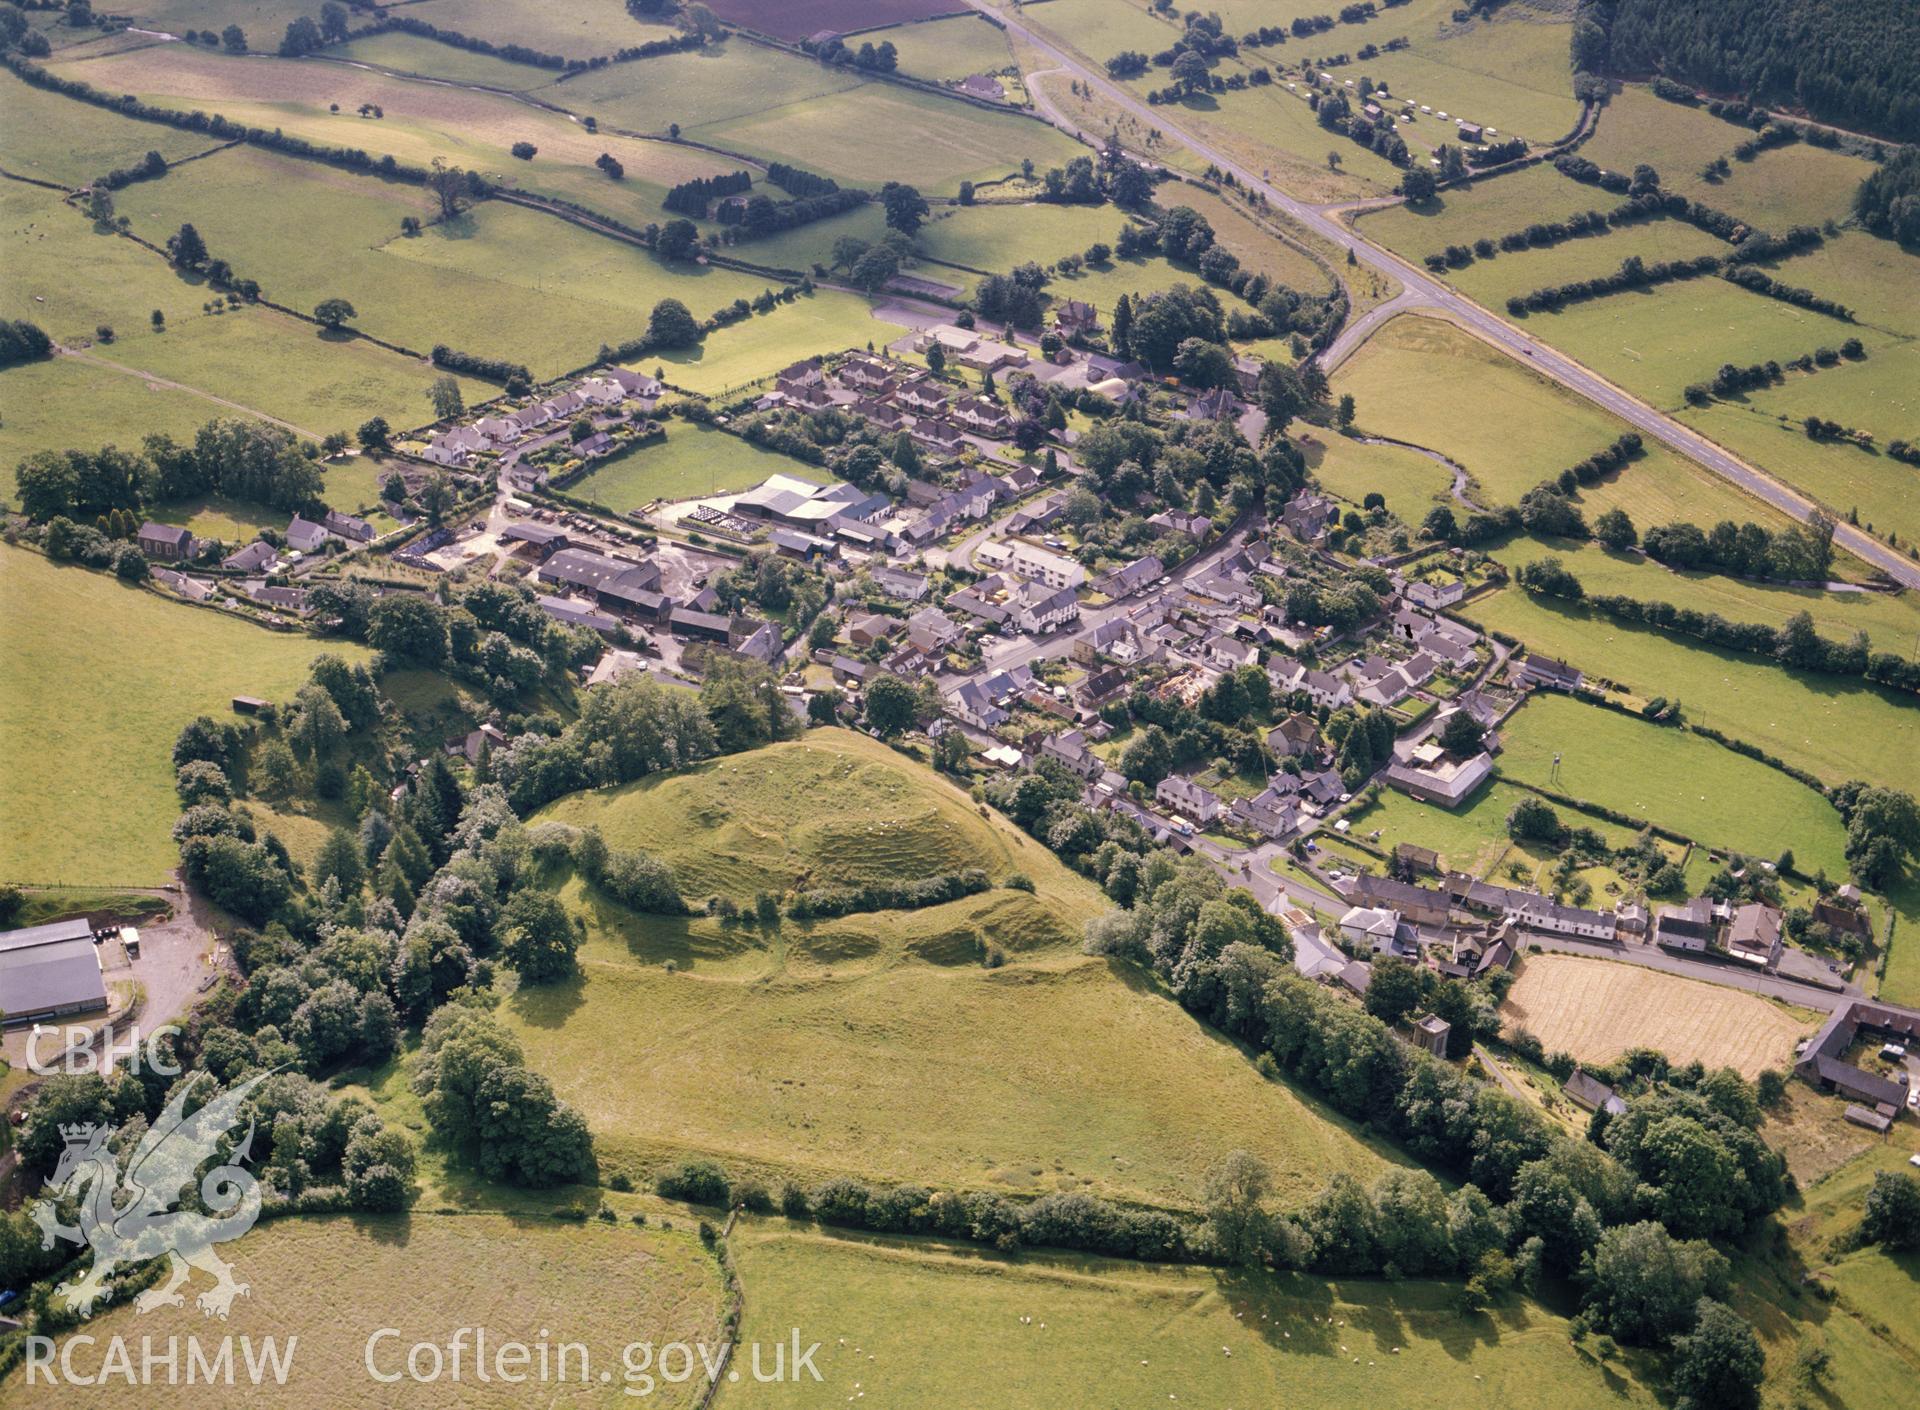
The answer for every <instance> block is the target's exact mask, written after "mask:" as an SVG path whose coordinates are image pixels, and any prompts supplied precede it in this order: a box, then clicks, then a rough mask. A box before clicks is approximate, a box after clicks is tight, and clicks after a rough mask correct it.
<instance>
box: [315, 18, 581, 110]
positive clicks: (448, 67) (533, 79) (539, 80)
mask: <svg viewBox="0 0 1920 1410" xmlns="http://www.w3.org/2000/svg"><path fill="white" fill-rule="evenodd" d="M438 2H439V0H419V4H418V5H416V6H413V7H410V8H414V9H417V10H419V16H418V18H422V19H424V18H426V16H427V14H428V13H429V12H430V11H431V9H432V8H433V6H434V5H435V4H437V3H438ZM433 23H438V21H433ZM325 52H326V55H327V57H328V58H331V59H342V60H345V61H346V62H348V63H352V64H373V65H376V66H377V67H379V68H384V69H392V70H393V71H394V72H396V73H417V74H422V75H425V76H426V77H428V78H444V79H448V80H450V81H452V82H454V83H478V84H483V85H485V86H486V87H489V88H505V89H509V90H512V91H514V92H524V91H526V90H528V89H533V88H544V87H545V86H546V85H548V84H550V83H552V82H553V81H554V78H555V77H556V75H555V73H554V71H553V70H552V69H543V68H535V67H534V66H533V65H532V64H517V63H514V62H512V61H511V60H509V59H500V58H495V57H494V56H493V55H492V54H475V53H473V52H471V51H469V50H466V49H457V48H455V47H454V46H453V45H451V44H440V43H437V42H436V41H434V40H431V39H425V38H422V37H421V36H419V35H416V34H400V33H397V32H389V33H387V34H370V35H368V36H367V37H366V38H364V39H356V40H354V41H352V42H351V43H349V44H336V45H334V46H333V47H331V48H329V49H327V50H326V51H325Z"/></svg>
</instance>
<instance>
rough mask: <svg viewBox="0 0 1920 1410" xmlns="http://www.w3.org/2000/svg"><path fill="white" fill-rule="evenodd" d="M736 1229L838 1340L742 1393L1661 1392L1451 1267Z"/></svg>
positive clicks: (990, 1400)
mask: <svg viewBox="0 0 1920 1410" xmlns="http://www.w3.org/2000/svg"><path fill="white" fill-rule="evenodd" d="M1036 8H1037V7H1036ZM732 1246H733V1248H734V1250H735V1257H736V1259H737V1260H738V1263H739V1267H740V1273H741V1278H742V1279H743V1281H744V1282H745V1284H746V1286H747V1289H748V1292H747V1316H746V1322H745V1326H744V1328H743V1331H742V1334H741V1335H742V1337H743V1338H744V1339H746V1340H752V1339H754V1338H761V1339H764V1340H772V1339H773V1338H774V1337H775V1336H776V1335H777V1334H781V1333H782V1332H783V1330H784V1329H785V1328H786V1327H788V1326H789V1325H792V1324H794V1323H796V1322H797V1323H798V1325H800V1326H802V1327H805V1328H808V1329H809V1331H810V1334H811V1335H813V1336H816V1337H818V1338H819V1339H820V1340H821V1341H823V1342H824V1346H823V1348H822V1351H821V1354H820V1356H819V1357H818V1358H817V1362H818V1364H819V1366H820V1369H821V1374H822V1375H823V1377H824V1378H825V1383H824V1384H823V1385H819V1386H813V1385H811V1384H810V1383H809V1384H803V1385H759V1384H755V1385H748V1384H747V1382H746V1379H745V1378H743V1379H742V1382H741V1384H740V1385H739V1386H738V1387H735V1388H734V1389H732V1390H730V1391H729V1392H728V1395H727V1399H728V1400H729V1401H731V1400H733V1399H734V1398H735V1396H736V1394H737V1396H738V1399H739V1401H740V1403H742V1404H747V1405H756V1406H757V1405H795V1406H801V1405H825V1404H828V1403H830V1402H831V1403H834V1404H841V1403H844V1400H845V1397H847V1396H855V1397H858V1396H861V1395H865V1396H866V1397H867V1398H868V1399H875V1400H877V1402H878V1403H879V1404H883V1405H886V1404H895V1405H962V1404H970V1405H978V1404H991V1405H994V1406H998V1407H1005V1410H1025V1408H1026V1407H1035V1408H1036V1410H1038V1408H1039V1407H1047V1410H1051V1407H1055V1406H1061V1405H1127V1406H1145V1405H1167V1404H1172V1403H1174V1402H1178V1403H1179V1404H1181V1405H1189V1404H1200V1405H1206V1406H1220V1407H1229V1406H1251V1405H1313V1406H1322V1405H1328V1406H1330V1405H1349V1404H1374V1403H1377V1404H1382V1405H1385V1404H1393V1405H1408V1406H1413V1405H1420V1406H1441V1405H1455V1404H1466V1405H1482V1404H1484V1405H1499V1406H1506V1407H1512V1408H1513V1410H1546V1407H1549V1406H1553V1407H1558V1406H1563V1405H1581V1406H1598V1405H1617V1406H1623V1407H1624V1406H1635V1405H1652V1404H1653V1403H1655V1402H1654V1400H1653V1398H1652V1395H1651V1393H1650V1391H1649V1390H1648V1388H1647V1387H1646V1386H1645V1385H1643V1384H1642V1383H1641V1382H1640V1380H1639V1379H1638V1378H1637V1376H1636V1375H1635V1370H1634V1363H1633V1362H1632V1361H1630V1360H1623V1359H1622V1358H1620V1357H1618V1356H1616V1357H1615V1358H1614V1359H1613V1360H1612V1361H1611V1362H1610V1363H1609V1364H1607V1365H1606V1366H1601V1365H1598V1364H1596V1363H1595V1362H1594V1361H1593V1360H1592V1359H1590V1358H1589V1357H1587V1356H1586V1355H1584V1354H1583V1353H1581V1352H1580V1351H1577V1350H1576V1349H1575V1348H1574V1347H1573V1345H1572V1344H1571V1342H1570V1340H1569V1338H1568V1336H1567V1327H1566V1323H1565V1322H1564V1321H1563V1320H1561V1319H1560V1318H1558V1317H1555V1316H1553V1315H1551V1314H1550V1313H1548V1312H1546V1311H1545V1310H1544V1309H1542V1308H1541V1307H1539V1306H1538V1305H1537V1304H1533V1303H1530V1302H1526V1301H1524V1300H1522V1299H1514V1300H1512V1301H1510V1302H1508V1303H1506V1304H1503V1305H1502V1306H1500V1307H1497V1308H1495V1309H1494V1310H1493V1311H1492V1312H1491V1313H1490V1314H1488V1315H1485V1316H1481V1317H1471V1318H1470V1317H1463V1316H1462V1315H1461V1314H1460V1313H1459V1311H1458V1295H1457V1293H1456V1292H1455V1290H1454V1289H1452V1288H1450V1287H1446V1286H1443V1285H1439V1284H1433V1283H1423V1282H1414V1281H1409V1282H1396V1283H1382V1282H1374V1281H1370V1280H1364V1279H1355V1280H1353V1281H1352V1282H1337V1283H1328V1282H1324V1281H1321V1280H1318V1279H1311V1278H1305V1277H1301V1276H1298V1275H1295V1274H1282V1275H1279V1276H1276V1277H1264V1276H1261V1277H1239V1276H1235V1275H1233V1274H1227V1273H1219V1272H1214V1271H1211V1270H1205V1269H1191V1268H1168V1267H1164V1266H1155V1265H1150V1264H1137V1263H1120V1262H1113V1261H1109V1260H1101V1259H1089V1258H1078V1257H1072V1256H1068V1255H1060V1254H1027V1255H1023V1256H1021V1257H1019V1258H1017V1259H1010V1258H1005V1257H1001V1256H997V1255H992V1254H983V1253H980V1252H979V1251H977V1250H974V1249H967V1248H956V1247H951V1246H945V1245H940V1244H934V1243H924V1242H913V1243H909V1242H906V1241H899V1240H879V1239H854V1238H836V1237H833V1236H831V1235H827V1234H823V1233H818V1232H813V1231H808V1230H802V1229H797V1228H794V1227H793V1226H790V1225H786V1224H783V1223H781V1222H778V1221H773V1220H750V1221H748V1222H747V1223H745V1224H743V1225H741V1226H739V1228H737V1229H736V1231H735V1234H734V1237H733V1240H732ZM856 1403H858V1402H857V1399H856Z"/></svg>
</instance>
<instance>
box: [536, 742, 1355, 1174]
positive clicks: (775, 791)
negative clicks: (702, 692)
mask: <svg viewBox="0 0 1920 1410" xmlns="http://www.w3.org/2000/svg"><path fill="white" fill-rule="evenodd" d="M541 816H542V817H543V818H563V819H565V820H566V821H568V822H572V823H576V824H586V823H595V824H597V825H598V826H600V827H601V829H602V830H603V831H604V832H605V833H606V835H607V838H608V840H609V841H610V842H612V843H614V844H615V845H617V846H626V847H636V846H637V847H645V848H648V849H649V850H652V851H654V852H656V853H657V854H658V855H660V856H662V857H663V858H665V859H667V860H668V861H669V862H670V863H671V864H672V865H673V866H674V868H675V870H676V873H677V874H678V875H679V876H680V879H681V885H682V887H683V889H684V890H685V891H686V892H687V893H688V894H689V895H692V896H696V897H697V896H700V895H703V894H706V893H708V892H712V891H719V892H722V893H724V894H728V895H733V896H736V897H739V896H744V895H747V894H750V893H751V892H752V891H754V890H757V889H761V888H767V889H784V888H786V887H789V886H793V885H802V884H804V885H832V884H844V883H850V882H858V881H863V880H869V879H875V878H879V877H896V878H906V877H913V876H924V875H928V874H931V873H935V872H939V871H945V870H949V869H952V868H955V867H963V866H979V867H982V868H984V869H986V870H987V871H988V872H989V873H990V874H992V875H994V876H996V877H1000V878H1005V877H1006V876H1008V875H1009V874H1011V873H1012V872H1015V871H1019V872H1021V873H1024V874H1025V875H1026V876H1028V877H1029V878H1030V879H1031V880H1032V881H1033V883H1034V889H1033V891H1031V892H1028V891H1024V890H1019V889H1011V888H1006V887H997V888H995V889H993V890H990V891H987V892H983V893H981V894H979V895H975V896H969V897H966V898H964V899H962V900H958V901H953V902H950V903H948V904H945V905H938V906H929V907H926V908H924V909H921V910H914V911H883V912H873V913H866V914H858V915H850V916H840V917H834V918H831V919H822V920H817V921H811V922H799V921H794V920H791V919H788V920H783V921H782V922H781V923H780V924H779V925H777V926H774V927H769V928H761V927H759V926H755V925H732V926H727V925H722V924H721V923H719V922H718V921H716V920H711V919H708V918H706V917H694V918H685V919H666V918H661V917H652V916H641V915H637V914H635V913H633V912H631V911H628V910H626V909H625V908H623V907H621V906H618V905H616V904H613V903H611V902H609V901H607V900H606V899H605V898H604V897H602V896H600V895H598V894H597V893H596V892H594V891H593V890H592V889H591V888H589V887H587V886H586V885H584V883H582V882H581V881H579V880H578V879H574V880H570V881H568V882H566V883H565V884H564V885H563V887H562V889H561V894H562V896H563V898H564V899H565V900H566V901H567V903H568V905H569V906H570V907H572V908H574V909H576V910H577V911H578V912H579V913H580V914H581V915H582V916H583V917H584V918H585V920H586V923H587V940H586V942H585V944H584V945H583V947H582V949H581V952H580V960H581V968H580V973H579V974H578V975H577V976H575V977H574V978H573V979H571V980H569V981H566V982H563V983H559V984H553V985H545V986H541V987H539V988H525V989H522V990H520V991H518V992H517V993H515V994H514V995H513V996H512V997H511V999H510V1000H509V1002H508V1004H507V1005H506V1008H505V1010H504V1012H505V1016H506V1018H507V1021H508V1022H509V1023H510V1024H511V1025H512V1026H513V1027H514V1028H515V1030H516V1031H517V1033H518V1034H519V1036H520V1039H521V1041H522V1042H523V1043H524V1044H525V1045H526V1050H527V1055H528V1058H529V1061H530V1062H532V1063H533V1065H534V1066H536V1067H537V1068H538V1069H539V1070H540V1071H542V1072H545V1073H546V1074H547V1075H548V1076H550V1077H551V1078H552V1079H553V1081H554V1083H555V1085H556V1086H557V1087H558V1088H559V1090H560V1093H561V1095H562V1096H564V1097H565V1098H566V1099H567V1100H568V1101H570V1102H572V1103H574V1104H575V1105H576V1106H578V1107H579V1108H580V1109H581V1110H582V1111H583V1112H584V1113H585V1114H586V1116H587V1119H588V1121H589V1122H590V1123H591V1124H592V1126H593V1129H594V1133H595V1137H596V1140H597V1141H598V1144H599V1149H600V1152H601V1160H602V1165H603V1167H604V1168H605V1169H606V1170H607V1171H608V1172H609V1173H612V1172H618V1171H623V1170H624V1171H627V1172H629V1173H631V1174H634V1175H636V1176H641V1175H644V1174H645V1173H646V1171H647V1170H649V1169H650V1168H654V1167H657V1166H658V1165H660V1164H663V1163H667V1162H670V1161H672V1160H677V1159H679V1158H681V1157H683V1156H685V1155H687V1154H689V1153H695V1152H697V1153H702V1154H708V1155H712V1156H714V1157H716V1158H718V1159H720V1160H723V1161H725V1162H727V1163H728V1164H729V1165H732V1166H734V1167H736V1168H748V1167H752V1168H757V1169H759V1170H761V1171H762V1172H763V1173H765V1174H767V1175H769V1176H770V1177H774V1178H779V1177H783V1176H785V1175H787V1174H794V1175H797V1176H799V1177H800V1178H803V1179H813V1178H818V1177H821V1176H824V1175H827V1174H854V1175H858V1176H862V1177H865V1178H871V1179H879V1180H917V1181H921V1182H924V1183H927V1184H939V1185H948V1186H971V1187H988V1188H998V1189H1005V1190H1008V1191H1012V1192H1045V1191H1051V1190H1056V1189H1085V1190H1091V1191H1096V1192H1101V1193H1107V1194H1112V1195H1116V1196H1120V1197H1123V1198H1145V1199H1153V1200H1161V1201H1175V1202H1185V1201H1189V1200H1192V1199H1193V1198H1195V1196H1196V1194H1197V1190H1198V1186H1199V1181H1200V1178H1201V1176H1202V1174H1203V1173H1204V1171H1205V1170H1206V1168H1207V1166H1208V1165H1210V1164H1211V1163H1212V1162H1213V1161H1214V1160H1216V1159H1218V1158H1219V1157H1220V1156H1221V1155H1222V1154H1224V1153H1225V1152H1226V1151H1229V1150H1232V1149H1234V1148H1236V1147H1241V1148H1245V1149H1248V1150H1253V1151H1256V1152H1258V1153H1259V1154H1260V1155H1262V1156H1263V1157H1264V1158H1265V1159H1266V1160H1267V1161H1268V1162H1269V1163H1270V1164H1271V1165H1272V1166H1273V1167H1274V1169H1275V1171H1276V1173H1277V1177H1278V1179H1279V1181H1280V1184H1281V1186H1282V1189H1283V1192H1284V1194H1285V1195H1286V1196H1288V1197H1290V1198H1304V1197H1305V1196H1306V1195H1308V1194H1310V1193H1311V1192H1312V1191H1314V1190H1316V1189H1318V1188H1319V1186H1320V1185H1321V1184H1322V1183H1324V1181H1325V1179H1326V1177H1327V1176H1328V1175H1329V1174H1330V1173H1331V1172H1333V1171H1335V1170H1352V1171H1355V1172H1357V1173H1359V1174H1362V1175H1370V1174H1371V1173H1372V1172H1373V1171H1374V1170H1375V1169H1377V1168H1378V1166H1379V1164H1380V1161H1381V1156H1380V1155H1379V1154H1378V1153H1376V1152H1375V1151H1374V1150H1372V1149H1371V1148H1370V1147H1369V1146H1368V1145H1367V1144H1366V1143H1365V1142H1363V1141H1362V1140H1360V1139H1359V1138H1358V1137H1357V1136H1356V1135H1355V1134H1354V1132H1353V1131H1352V1130H1351V1129H1350V1128H1349V1127H1347V1126H1346V1125H1345V1124H1344V1123H1342V1122H1340V1121H1339V1120H1337V1119H1336V1118H1334V1117H1332V1116H1330V1115H1328V1114H1326V1113H1324V1112H1322V1111H1321V1110H1319V1109H1318V1108H1317V1107H1315V1106H1314V1105H1313V1104H1311V1103H1309V1102H1307V1101H1305V1100H1303V1099H1302V1098H1301V1097H1299V1096H1298V1095H1296V1094H1295V1093H1293V1092H1292V1091H1291V1090H1290V1089H1288V1088H1287V1087H1285V1086H1282V1085H1279V1084H1276V1083H1271V1082H1268V1081H1266V1080H1264V1079H1262V1078H1261V1077H1260V1076H1259V1075H1258V1074H1257V1073H1255V1071H1254V1070H1253V1067H1252V1065H1251V1064H1250V1063H1249V1062H1248V1060H1247V1057H1246V1055H1245V1054H1243V1053H1242V1052H1240V1051H1239V1050H1238V1049H1237V1048H1236V1047H1234V1046H1233V1045H1231V1044H1229V1043H1227V1042H1226V1041H1224V1040H1223V1039H1221V1038H1220V1037H1219V1036H1218V1035H1216V1034H1212V1033H1210V1032H1208V1031H1207V1030H1205V1029H1204V1028H1201V1027H1200V1026H1198V1025H1197V1024H1195V1023H1194V1021H1193V1020H1192V1019H1191V1018H1190V1017H1189V1016H1188V1015H1187V1014H1186V1013H1184V1012H1183V1011H1182V1010H1181V1009H1180V1008H1179V1006H1178V1005H1177V1004H1175V1003H1174V1002H1173V1001H1172V1000H1171V999H1169V998H1167V997H1165V996H1164V995H1163V994H1161V993H1159V992H1157V991H1155V990H1154V989H1152V988H1151V987H1149V986H1148V985H1147V984H1145V983H1144V982H1143V981H1141V980H1140V979H1139V978H1138V977H1137V976H1135V975H1132V974H1130V973H1128V972H1127V971H1124V970H1122V969H1119V968H1117V967H1112V966H1109V965H1108V964H1107V963H1106V962H1105V961H1099V960H1093V959H1089V958H1087V957H1085V956H1083V955H1081V954H1080V948H1079V947H1080V939H1081V936H1082V934H1083V931H1084V927H1085V924H1086V921H1087V919H1088V918H1089V917H1091V916H1093V915H1095V914H1097V913H1098V912H1099V911H1100V910H1101V909H1102V907H1103V906H1104V905H1105V902H1104V900H1103V899H1102V898H1101V897H1100V895H1099V893H1098V892H1097V891H1096V890H1095V889H1094V888H1093V887H1092V886H1091V885H1090V884H1089V883H1087V882H1086V881H1085V880H1083V879H1082V878H1080V877H1079V876H1077V875H1075V874H1074V873H1072V872H1070V871H1068V870H1067V869H1066V868H1064V867H1062V866H1061V865H1060V863H1059V862H1058V861H1057V860H1055V859H1054V858H1053V857H1052V856H1051V855H1050V854H1048V853H1046V852H1044V851H1043V850H1041V849H1040V848H1039V846H1038V845H1037V844H1036V843H1034V842H1032V841H1031V840H1030V839H1028V838H1026V837H1024V836H1023V835H1021V834H1020V833H1018V832H1017V831H1016V830H1015V829H1013V828H1012V827H1011V826H1010V825H1009V824H1007V823H1006V822H1005V820H1004V819H1002V818H1000V817H999V816H998V815H997V814H996V815H991V816H982V815H981V813H980V811H979V810H978V809H977V808H976V807H975V806H974V804H973V803H972V802H971V801H970V800H969V799H968V798H967V797H966V795H965V794H963V793H961V792H960V791H959V790H958V789H957V788H955V787H953V786H952V785H951V784H949V783H948V782H946V781H945V780H943V779H941V778H939V777H938V776H937V775H935V774H933V773H932V772H930V771H929V770H927V769H924V768H921V767H919V766H916V765H914V764H912V763H910V762H909V761H907V760H905V759H903V758H901V756H899V755H897V754H895V753H894V752H893V751H891V750H889V749H887V748H885V747H884V746H882V745H879V744H877V743H875V742H874V741H872V740H869V739H866V738H864V737H862V736H859V735H854V734H849V733H845V732H841V731H816V732H814V733H812V734H810V735H808V736H807V738H806V739H805V740H804V741H801V742H795V743H789V744H781V745H775V746H772V747H770V748H766V749H761V750H757V751H754V752H753V753H750V754H746V755H739V756H735V757H733V758H729V759H726V760H721V761H719V762H716V763H714V764H710V765H706V766H702V767H700V768H697V769H692V770H688V771H686V772H684V773H680V774H676V775H674V776H672V777H668V778H662V779H657V780H649V781H647V782H646V783H643V784H639V785H634V786H631V787H627V788H623V789H619V790H612V791H608V792H605V793H597V794H582V795H577V796H575V797H573V798H569V799H564V800H562V801H560V802H559V803H556V804H555V805H554V806H553V807H551V808H549V809H548V810H547V811H546V812H545V813H543V814H542V815H541Z"/></svg>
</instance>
